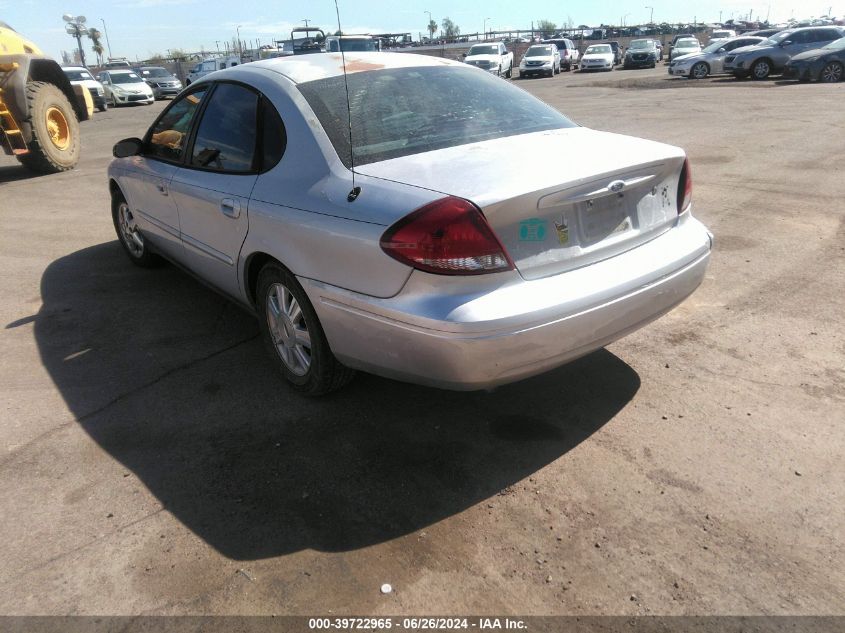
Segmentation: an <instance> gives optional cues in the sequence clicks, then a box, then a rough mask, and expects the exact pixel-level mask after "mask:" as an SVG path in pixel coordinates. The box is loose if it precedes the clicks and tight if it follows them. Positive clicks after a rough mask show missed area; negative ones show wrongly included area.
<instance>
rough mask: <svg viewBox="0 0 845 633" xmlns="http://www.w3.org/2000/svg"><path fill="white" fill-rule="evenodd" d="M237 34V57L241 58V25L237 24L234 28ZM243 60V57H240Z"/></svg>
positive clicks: (242, 51) (242, 52)
mask: <svg viewBox="0 0 845 633" xmlns="http://www.w3.org/2000/svg"><path fill="white" fill-rule="evenodd" d="M235 30H236V32H237V34H238V58H243V56H244V47H243V46H242V45H241V25H240V24H238V28H237V29H235ZM241 61H243V59H241Z"/></svg>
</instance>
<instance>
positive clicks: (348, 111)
mask: <svg viewBox="0 0 845 633" xmlns="http://www.w3.org/2000/svg"><path fill="white" fill-rule="evenodd" d="M334 10H335V13H336V14H337V32H338V33H339V34H340V35H339V36H338V40H337V47H338V48H339V49H340V59H341V61H342V62H343V86H344V88H346V116H347V119H348V121H349V164H350V165H351V167H352V191H350V192H349V195H347V196H346V199H347V201H349V202H354V201H355V199H356V198H357V197H358V196H359V195H360V193H361V187H357V186H356V185H355V149H354V147H353V146H352V107H351V106H350V105H349V80H348V79H347V78H346V55H345V54H344V53H343V40H341V39H340V36H342V35H343V29H342V28H341V26H340V9H339V8H338V6H337V0H334Z"/></svg>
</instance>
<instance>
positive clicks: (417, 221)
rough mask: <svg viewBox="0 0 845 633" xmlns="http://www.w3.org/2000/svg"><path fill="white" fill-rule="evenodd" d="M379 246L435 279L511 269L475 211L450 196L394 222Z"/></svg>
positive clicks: (497, 241) (463, 202) (482, 216)
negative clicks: (436, 275) (431, 274)
mask: <svg viewBox="0 0 845 633" xmlns="http://www.w3.org/2000/svg"><path fill="white" fill-rule="evenodd" d="M381 248H382V250H383V251H384V252H385V253H387V254H388V255H390V256H391V257H393V258H394V259H396V260H398V261H400V262H402V263H403V264H407V265H409V266H413V267H414V268H417V269H419V270H423V271H426V272H430V273H436V274H440V275H480V274H483V273H492V272H499V271H503V270H512V269H513V262H512V261H511V259H510V257H509V256H508V254H507V252H506V251H505V249H504V247H503V246H502V244H501V242H499V240H498V238H497V237H496V235H495V234H494V233H493V230H492V229H491V228H490V225H489V224H487V220H486V219H485V218H484V215H482V213H481V211H480V210H479V209H478V207H476V206H475V205H474V204H472V203H471V202H469V201H468V200H463V199H462V198H455V197H452V196H450V197H448V198H441V199H440V200H435V201H434V202H431V203H429V204H427V205H425V206H423V207H420V208H419V209H417V210H416V211H414V212H413V213H411V214H409V215H407V216H405V217H404V218H402V219H401V220H399V221H398V222H396V223H395V224H394V225H393V226H391V227H390V228H389V229H387V231H385V233H384V235H382V237H381Z"/></svg>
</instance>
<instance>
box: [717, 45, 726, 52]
mask: <svg viewBox="0 0 845 633" xmlns="http://www.w3.org/2000/svg"><path fill="white" fill-rule="evenodd" d="M716 52H717V53H724V52H725V47H724V46H723V47H722V48H720V49H719V50H718V51H716Z"/></svg>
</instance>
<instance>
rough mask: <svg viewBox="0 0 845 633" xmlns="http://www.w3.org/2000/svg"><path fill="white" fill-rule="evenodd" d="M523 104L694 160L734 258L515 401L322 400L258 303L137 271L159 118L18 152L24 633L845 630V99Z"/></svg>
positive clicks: (618, 97) (397, 393)
mask: <svg viewBox="0 0 845 633" xmlns="http://www.w3.org/2000/svg"><path fill="white" fill-rule="evenodd" d="M517 85H520V86H522V87H525V88H526V89H528V90H530V91H531V92H533V93H535V94H537V95H538V96H539V97H541V98H542V99H544V100H546V101H548V102H550V103H551V104H553V105H554V106H556V107H559V108H560V109H561V110H563V111H564V112H565V113H567V114H568V115H570V116H571V117H572V118H573V119H574V120H576V121H577V122H579V123H581V124H584V125H587V126H590V127H594V128H599V129H603V130H610V131H615V132H621V133H626V134H633V135H637V136H643V137H647V138H651V139H656V140H660V141H665V142H667V143H672V144H677V145H680V146H683V147H684V148H685V149H686V150H687V152H688V153H689V156H690V159H691V162H692V166H693V178H694V213H695V215H696V216H697V217H699V218H700V219H701V220H702V221H703V222H704V223H705V224H707V225H708V226H709V228H710V229H711V230H712V231H713V232H714V233H715V235H716V243H715V244H716V245H715V250H714V254H713V258H712V263H711V266H710V269H709V274H708V277H707V280H706V282H705V283H704V285H703V286H702V287H701V288H700V289H699V290H698V291H697V292H696V294H695V295H693V296H692V297H691V298H690V299H689V300H688V301H686V302H685V303H684V304H683V305H681V306H680V307H679V308H677V309H676V310H674V311H673V312H672V313H670V314H669V315H667V316H666V317H664V318H662V319H661V320H659V321H657V322H656V323H654V324H652V325H650V326H648V327H647V328H645V329H643V330H641V331H639V332H637V333H636V334H634V335H632V336H629V337H628V338H626V339H623V340H622V341H620V342H618V343H616V344H614V345H612V346H610V347H609V348H608V349H607V350H605V351H601V352H598V353H595V354H592V355H591V356H589V357H586V358H584V359H582V360H580V361H578V362H575V363H572V364H571V365H569V366H567V367H564V368H562V369H559V370H557V371H554V372H551V373H549V374H547V375H544V376H541V377H538V378H535V379H531V380H528V381H525V382H522V383H519V384H515V385H511V386H509V387H506V388H502V389H499V390H498V391H496V392H494V393H469V394H467V393H450V392H444V391H437V390H431V389H425V388H420V387H415V386H411V385H406V384H401V383H396V382H391V381H388V380H383V379H379V378H375V377H371V376H366V375H359V376H358V378H357V379H356V381H355V382H354V383H353V384H352V385H351V386H350V387H349V388H347V389H346V390H345V391H343V392H341V393H338V394H336V395H334V396H332V397H328V398H324V399H320V400H309V399H305V398H302V397H299V396H297V395H296V394H294V393H292V392H290V391H289V390H288V389H287V388H286V387H285V386H284V385H283V384H282V383H281V382H280V381H279V380H278V379H277V378H276V377H275V376H274V373H273V370H272V366H271V364H270V361H269V360H268V359H267V358H266V357H265V354H264V351H263V349H262V348H261V346H260V344H259V340H258V338H257V328H256V326H255V324H254V321H253V319H252V318H251V317H250V316H249V315H247V314H245V313H243V312H242V311H241V310H239V309H238V308H237V307H235V306H234V305H232V304H230V303H228V302H227V301H226V300H224V299H222V298H220V297H219V296H217V295H216V294H214V293H213V292H211V291H209V290H207V289H206V288H205V287H203V286H202V285H200V284H198V283H197V282H196V281H194V280H192V279H191V278H189V277H188V276H186V275H184V274H183V273H181V272H178V271H177V270H175V269H174V268H172V267H165V268H162V269H159V270H155V271H143V270H140V269H137V268H135V267H133V266H132V265H131V264H130V263H129V262H128V261H127V260H126V258H125V256H124V255H123V253H122V252H121V250H120V248H119V246H118V244H117V242H116V241H115V237H114V231H113V228H112V225H111V219H110V214H109V199H108V192H107V188H106V178H105V169H106V165H107V164H108V162H109V160H110V155H111V146H112V144H113V143H114V142H115V141H116V140H118V139H120V138H123V137H127V136H137V135H141V134H142V133H143V132H144V131H145V129H146V128H147V126H148V125H149V123H150V122H151V121H152V119H153V118H154V116H155V115H156V113H158V112H160V111H161V109H162V107H163V105H162V104H160V103H159V104H156V105H154V106H151V107H144V106H141V107H130V108H121V109H117V110H109V111H108V112H107V113H104V114H97V115H96V117H95V120H94V121H92V122H89V123H86V124H84V125H83V131H84V135H85V136H84V149H83V158H82V161H81V164H80V165H79V167H78V169H76V170H75V171H73V172H70V173H66V174H61V175H55V176H48V177H43V176H42V177H31V176H30V174H28V173H26V172H25V171H23V170H22V169H21V168H19V167H18V166H17V165H16V163H14V162H13V161H11V160H10V159H8V158H7V157H0V266H2V274H0V295H2V297H3V302H2V305H0V311H2V315H1V316H2V325H3V327H2V329H0V340H2V350H3V362H2V364H0V384H2V391H1V392H0V393H2V407H1V408H0V508H2V512H0V533H2V535H3V538H2V539H0V561H2V566H3V574H2V577H0V613H4V614H187V613H191V614H202V613H217V614H219V613H230V614H245V613H251V614H252V613H256V614H257V613H260V614H329V613H332V614H340V613H354V614H413V613H418V614H419V613H429V614H430V613H436V614H457V613H499V614H504V613H519V614H845V550H843V546H844V545H845V529H843V526H845V497H843V490H845V459H843V453H845V437H843V433H842V431H843V422H845V362H843V359H845V327H843V314H845V205H843V202H842V187H843V175H845V174H843V164H845V143H843V138H845V109H843V107H842V103H843V101H845V84H839V85H816V84H811V85H797V84H781V83H779V82H776V81H769V82H764V83H762V84H757V83H754V82H735V81H734V80H725V79H713V80H707V81H704V82H701V83H692V82H689V81H684V80H670V79H668V78H667V77H666V71H665V68H663V67H660V68H658V69H656V70H653V71H650V70H644V71H615V72H613V73H607V74H604V75H583V76H582V75H580V74H577V73H576V74H566V73H565V74H563V75H561V76H558V77H555V78H550V79H537V80H527V81H518V82H517ZM554 158H555V157H553V159H554ZM556 158H557V159H559V160H560V165H561V170H562V171H564V172H565V169H566V165H567V163H568V162H570V161H577V160H578V156H571V155H567V154H566V153H565V152H562V153H561V155H560V156H559V157H556ZM521 168H524V167H522V166H519V165H514V169H521ZM382 583H390V584H391V585H392V586H393V592H392V593H390V594H388V595H383V594H382V593H381V592H380V590H379V588H380V586H381V585H382Z"/></svg>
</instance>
